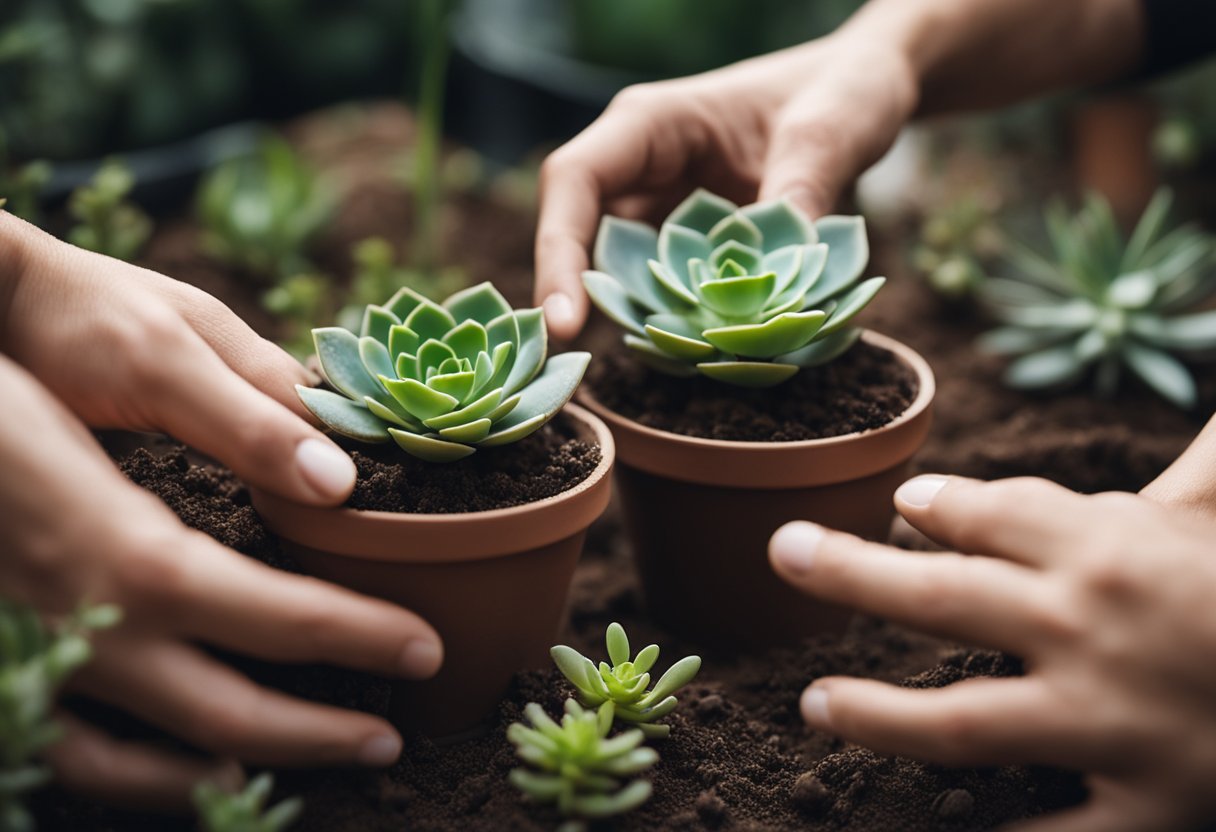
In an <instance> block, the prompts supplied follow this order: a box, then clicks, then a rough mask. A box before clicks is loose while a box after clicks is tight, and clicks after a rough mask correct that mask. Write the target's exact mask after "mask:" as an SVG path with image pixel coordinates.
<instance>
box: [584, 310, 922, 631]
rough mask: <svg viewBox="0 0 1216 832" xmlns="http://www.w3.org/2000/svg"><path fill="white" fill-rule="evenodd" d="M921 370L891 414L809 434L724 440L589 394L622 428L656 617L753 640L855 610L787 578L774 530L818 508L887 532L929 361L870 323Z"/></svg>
mask: <svg viewBox="0 0 1216 832" xmlns="http://www.w3.org/2000/svg"><path fill="white" fill-rule="evenodd" d="M863 337H864V338H865V340H866V341H867V342H868V343H870V344H872V345H874V346H877V347H881V348H883V349H886V350H889V351H890V352H892V353H894V354H895V356H896V357H897V358H898V360H900V361H902V362H904V363H905V364H907V365H908V366H909V367H911V368H912V370H913V371H914V372H915V373H916V376H917V380H918V383H919V392H918V393H917V396H916V399H915V400H914V401H913V402H912V404H911V406H909V408H908V409H907V410H906V411H905V412H904V413H903V414H901V415H900V416H899V417H898V418H896V419H895V420H894V421H892V422H890V423H889V424H887V425H885V426H883V427H881V428H877V429H875V430H871V431H866V432H864V433H852V434H848V435H846V436H838V437H833V438H830V439H816V440H811V441H806V442H723V441H717V440H710V439H696V438H693V437H689V436H683V435H680V434H675V433H669V432H667V431H661V430H655V429H653V428H648V427H645V426H643V425H640V424H638V423H637V422H634V421H632V420H630V419H626V418H625V417H623V416H621V415H620V414H618V413H615V412H613V411H611V410H609V409H607V408H606V407H604V405H603V404H601V403H600V402H599V401H597V400H596V399H595V397H594V396H593V395H592V394H591V392H590V391H588V390H587V388H586V387H584V388H583V390H582V391H581V392H580V393H579V396H580V397H581V401H582V402H583V403H584V404H585V405H586V406H587V407H588V408H589V409H590V410H591V411H592V412H594V413H596V414H597V415H599V416H600V417H601V418H602V419H603V420H604V421H605V422H607V423H608V425H609V427H611V429H612V433H613V436H614V437H615V438H616V443H617V449H618V450H617V453H618V457H617V459H618V464H617V470H616V483H617V490H618V493H619V495H620V500H621V506H622V508H623V510H624V514H625V524H626V528H627V531H628V533H629V535H630V539H631V542H632V546H633V553H634V557H635V559H636V561H637V566H638V571H639V573H640V575H641V579H642V591H643V595H644V597H645V601H646V606H647V609H648V612H649V615H650V616H651V618H653V619H654V620H655V621H656V622H658V623H660V624H662V625H663V626H665V627H667V628H669V629H671V630H674V631H676V632H679V633H681V634H683V635H686V636H688V637H689V638H692V639H694V640H696V641H699V642H702V643H709V644H725V645H729V646H733V647H758V646H769V645H774V644H790V643H794V642H796V641H798V640H799V639H801V638H803V637H805V636H808V635H814V634H817V633H823V632H838V631H840V630H842V629H843V628H844V626H845V625H846V624H847V623H848V619H849V617H850V614H851V613H850V612H849V611H847V610H844V609H842V608H839V607H835V606H831V605H827V604H824V603H822V602H819V601H814V600H812V599H809V598H807V597H806V596H804V595H801V594H799V593H798V592H796V591H795V590H793V589H791V588H790V587H789V586H788V585H786V584H785V583H783V582H782V581H781V580H780V579H779V578H777V576H776V575H775V574H774V573H773V571H772V570H771V569H770V568H769V563H768V553H767V551H768V540H769V537H770V536H771V535H772V533H773V532H774V531H776V530H777V528H778V527H779V526H781V525H782V524H784V523H786V522H789V521H790V520H799V519H805V520H813V521H815V522H818V523H823V524H825V525H828V526H831V527H832V528H836V529H842V530H845V531H849V532H852V533H854V534H857V535H860V536H862V537H865V538H869V539H872V540H883V539H885V538H886V536H887V533H888V531H889V528H890V525H891V520H892V518H893V516H894V506H893V504H892V496H893V495H894V493H895V489H896V488H897V487H899V485H900V484H901V483H902V482H903V481H904V479H905V478H906V474H907V467H908V462H909V460H910V458H911V457H912V455H913V454H914V453H915V452H916V450H917V449H918V448H919V447H920V445H921V443H922V442H923V441H924V439H925V436H926V434H927V433H928V431H929V422H930V404H931V402H932V401H933V395H934V387H935V385H934V379H933V371H932V370H931V369H930V368H929V365H928V364H927V363H926V362H925V360H924V359H923V358H921V357H920V356H919V355H918V354H917V353H915V352H914V351H912V350H911V349H909V348H908V347H906V346H904V345H903V344H900V343H899V342H897V341H894V340H892V339H890V338H886V337H884V336H882V335H878V334H875V333H872V332H867V333H865V335H864V336H863Z"/></svg>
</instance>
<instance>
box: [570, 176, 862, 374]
mask: <svg viewBox="0 0 1216 832" xmlns="http://www.w3.org/2000/svg"><path fill="white" fill-rule="evenodd" d="M869 251H870V250H869V242H868V240H867V239H866V229H865V222H864V220H862V218H861V217H824V218H823V219H820V220H818V221H817V222H814V223H812V222H810V221H809V220H807V219H805V218H804V217H803V216H802V214H801V213H799V212H798V211H797V210H796V209H795V208H794V207H793V206H791V205H790V204H789V203H787V202H785V201H781V202H768V203H759V204H756V205H749V206H747V207H744V208H739V207H738V206H736V205H735V204H734V203H732V202H728V201H727V200H725V199H723V198H721V197H719V196H714V195H713V194H710V193H709V192H707V191H704V190H698V191H696V192H694V193H693V194H692V195H691V196H690V197H689V198H688V199H686V200H685V201H684V202H683V203H681V204H680V205H679V207H677V208H676V209H675V211H674V212H673V213H672V214H671V216H669V217H668V218H667V220H666V221H665V222H664V223H663V227H662V229H661V230H659V231H655V230H654V229H653V228H651V227H650V226H648V225H645V224H644V223H639V222H633V221H630V220H622V219H618V218H617V217H605V218H604V219H603V221H602V222H601V224H600V230H599V236H598V238H597V239H596V243H595V252H594V254H595V268H596V269H597V271H588V272H584V273H583V285H584V286H585V287H586V289H587V293H588V294H589V295H590V297H591V300H592V301H593V302H594V303H595V305H596V306H598V307H599V308H600V310H601V311H603V312H604V314H605V315H607V316H608V317H609V318H611V319H612V320H614V321H615V322H616V323H618V324H620V325H621V326H622V327H624V328H625V330H626V335H625V343H626V345H628V346H629V347H630V348H632V349H633V350H635V351H636V352H637V354H638V356H639V357H640V358H641V359H642V360H643V361H645V362H647V363H648V364H649V365H650V366H652V367H653V368H654V369H656V370H659V371H660V372H664V373H668V374H670V375H675V376H694V375H696V374H697V373H698V372H699V373H701V374H702V375H705V376H708V377H710V378H713V379H716V380H718V381H723V382H727V383H729V384H736V385H740V386H744V387H771V386H773V385H776V384H780V383H781V382H783V381H785V380H787V379H789V378H791V377H792V376H793V375H794V374H796V373H797V372H798V371H799V369H801V368H804V367H814V366H817V365H820V364H824V363H826V362H828V361H831V360H833V359H835V358H837V357H838V356H840V355H842V354H843V353H845V352H846V351H847V350H848V349H849V348H850V347H851V346H852V345H853V344H854V343H855V342H856V341H857V339H858V337H859V336H860V334H861V331H860V330H859V329H857V328H856V327H853V326H850V323H851V322H852V320H853V319H854V317H856V315H857V314H858V313H859V312H861V310H862V309H864V308H865V306H866V305H867V304H868V303H869V302H870V301H871V300H872V299H873V297H874V295H875V294H877V292H878V290H879V289H881V288H882V286H883V283H885V281H886V278H882V277H875V278H871V279H869V280H866V281H863V282H861V283H858V281H859V280H860V278H861V274H862V270H863V269H865V267H866V263H867V261H868V260H869V257H870V254H869Z"/></svg>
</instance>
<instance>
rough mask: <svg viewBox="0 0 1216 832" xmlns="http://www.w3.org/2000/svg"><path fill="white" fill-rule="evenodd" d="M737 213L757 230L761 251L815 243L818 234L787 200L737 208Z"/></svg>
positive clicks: (809, 222) (811, 224)
mask: <svg viewBox="0 0 1216 832" xmlns="http://www.w3.org/2000/svg"><path fill="white" fill-rule="evenodd" d="M739 213H740V214H742V215H743V216H745V217H747V218H748V219H749V220H751V221H752V222H753V223H754V224H755V226H756V228H758V229H760V234H761V236H762V238H763V240H764V249H765V251H774V250H775V249H779V248H781V247H783V246H793V245H806V244H813V243H817V242H819V232H818V231H816V229H815V225H814V223H812V222H811V221H810V220H808V219H807V218H806V217H805V216H804V215H803V213H802V212H801V211H799V210H798V209H797V208H795V207H794V206H793V205H792V204H790V202H789V201H788V200H785V199H782V200H776V201H773V202H758V203H756V204H755V205H748V206H747V207H745V208H741V209H740V210H739Z"/></svg>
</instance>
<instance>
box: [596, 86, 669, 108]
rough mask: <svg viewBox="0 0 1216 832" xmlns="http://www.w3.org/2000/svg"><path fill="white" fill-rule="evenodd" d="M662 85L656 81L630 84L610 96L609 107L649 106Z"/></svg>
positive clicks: (658, 93)
mask: <svg viewBox="0 0 1216 832" xmlns="http://www.w3.org/2000/svg"><path fill="white" fill-rule="evenodd" d="M661 90H662V87H661V86H660V85H659V84H657V83H650V84H630V85H629V86H627V87H625V88H624V89H622V90H621V91H620V92H618V93H617V94H616V95H614V96H613V97H612V101H611V102H609V104H608V106H609V108H610V109H617V110H620V109H635V108H638V107H646V106H649V105H650V104H651V103H652V102H653V101H654V100H655V98H656V97H658V96H660V95H661V94H662V93H661Z"/></svg>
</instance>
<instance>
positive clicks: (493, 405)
mask: <svg viewBox="0 0 1216 832" xmlns="http://www.w3.org/2000/svg"><path fill="white" fill-rule="evenodd" d="M501 402H502V388H501V387H500V388H498V389H497V390H491V391H490V392H489V393H486V394H485V395H484V396H482V397H481V398H480V399H477V400H476V401H475V402H473V403H471V404H468V405H466V406H465V407H462V408H460V409H459V410H453V411H452V412H451V413H446V414H444V415H443V416H436V417H435V418H433V419H427V420H426V421H425V422H424V423H423V424H425V425H426V426H427V427H428V428H430V429H431V430H437V431H443V429H444V428H451V427H455V426H457V425H463V424H464V423H465V422H472V421H475V420H477V419H482V418H489V417H490V415H491V414H492V413H493V412H494V411H495V409H497V407H498V405H499V404H500V403H501Z"/></svg>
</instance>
